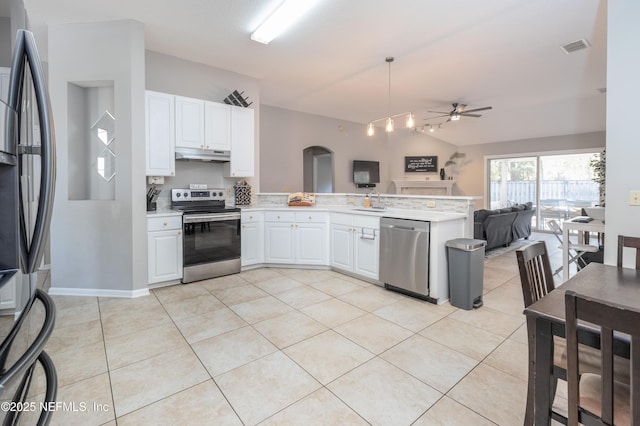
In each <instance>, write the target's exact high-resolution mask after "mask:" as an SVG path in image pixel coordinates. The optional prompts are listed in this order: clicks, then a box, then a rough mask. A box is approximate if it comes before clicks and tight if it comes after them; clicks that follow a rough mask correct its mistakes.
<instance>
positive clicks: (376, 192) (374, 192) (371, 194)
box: [369, 189, 381, 209]
mask: <svg viewBox="0 0 640 426" xmlns="http://www.w3.org/2000/svg"><path fill="white" fill-rule="evenodd" d="M374 195H375V196H376V197H378V203H377V205H375V206H374V205H373V196H374ZM369 198H371V200H372V201H371V204H372V207H373V208H374V209H379V208H381V207H380V193H379V192H378V191H376V190H375V189H374V190H371V192H369Z"/></svg>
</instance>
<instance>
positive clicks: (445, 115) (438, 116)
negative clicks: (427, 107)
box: [423, 113, 449, 120]
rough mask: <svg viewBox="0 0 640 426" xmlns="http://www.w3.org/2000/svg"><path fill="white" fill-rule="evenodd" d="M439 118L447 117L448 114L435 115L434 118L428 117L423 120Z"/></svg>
mask: <svg viewBox="0 0 640 426" xmlns="http://www.w3.org/2000/svg"><path fill="white" fill-rule="evenodd" d="M440 117H449V114H448V113H447V114H444V115H436V116H435V117H428V118H424V119H423V120H433V119H434V118H440Z"/></svg>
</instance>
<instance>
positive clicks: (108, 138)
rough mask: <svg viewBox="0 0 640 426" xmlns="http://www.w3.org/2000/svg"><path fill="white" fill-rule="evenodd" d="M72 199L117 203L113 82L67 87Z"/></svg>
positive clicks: (70, 189)
mask: <svg viewBox="0 0 640 426" xmlns="http://www.w3.org/2000/svg"><path fill="white" fill-rule="evenodd" d="M67 94H68V97H67V99H68V109H69V111H68V123H67V124H68V134H69V139H68V144H69V147H68V148H69V152H68V155H69V199H70V200H115V198H116V197H115V195H116V179H117V173H116V164H117V159H118V153H117V150H116V146H117V142H118V141H117V139H116V113H115V110H114V87H113V81H100V82H95V81H92V82H74V83H68V84H67Z"/></svg>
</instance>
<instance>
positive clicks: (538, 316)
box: [524, 263, 640, 425]
mask: <svg viewBox="0 0 640 426" xmlns="http://www.w3.org/2000/svg"><path fill="white" fill-rule="evenodd" d="M567 290H573V291H575V292H576V293H577V294H579V295H584V296H590V297H593V298H597V299H600V300H602V301H606V302H610V303H615V304H620V305H625V306H635V307H638V306H640V270H636V269H630V268H620V267H617V266H612V265H603V264H601V263H590V264H588V265H587V266H586V267H584V268H583V269H582V270H581V271H580V272H578V273H577V274H576V275H574V276H573V277H572V278H570V279H569V280H568V281H565V282H564V283H563V284H562V285H560V286H558V287H557V288H555V289H554V290H552V291H550V292H549V293H548V294H547V295H545V296H544V297H542V298H541V299H540V300H538V301H537V302H535V303H533V304H531V305H529V307H527V308H525V310H524V314H525V315H526V316H527V322H528V323H529V324H533V326H532V327H530V329H529V333H528V341H529V345H530V348H534V350H533V351H530V352H529V379H530V380H532V379H533V390H534V395H535V396H534V409H533V416H534V421H535V422H534V424H535V425H549V424H551V419H552V417H553V416H552V404H553V398H552V397H553V393H554V392H553V391H554V389H553V385H554V383H553V381H552V375H553V351H554V345H553V338H554V336H559V337H562V338H564V337H565V306H564V300H565V297H564V296H565V292H566V291H567ZM578 329H579V335H578V341H579V342H580V343H582V344H585V345H589V346H593V347H596V348H598V347H599V331H598V329H597V328H596V327H595V326H593V325H591V326H590V325H589V324H588V323H579V324H578ZM626 337H627V338H625V336H621V335H615V336H614V338H615V344H614V353H615V354H616V355H618V356H621V357H624V358H629V351H630V343H629V339H628V336H626ZM528 420H529V421H530V420H531V419H528ZM525 422H527V419H525Z"/></svg>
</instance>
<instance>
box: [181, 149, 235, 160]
mask: <svg viewBox="0 0 640 426" xmlns="http://www.w3.org/2000/svg"><path fill="white" fill-rule="evenodd" d="M176 160H198V161H215V162H227V161H230V160H231V152H230V151H215V150H212V149H198V148H178V147H176Z"/></svg>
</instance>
